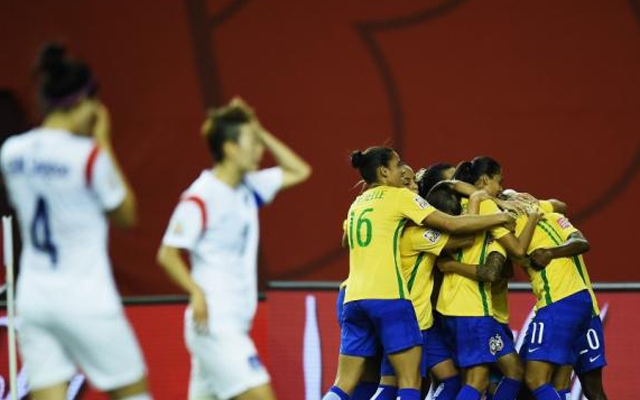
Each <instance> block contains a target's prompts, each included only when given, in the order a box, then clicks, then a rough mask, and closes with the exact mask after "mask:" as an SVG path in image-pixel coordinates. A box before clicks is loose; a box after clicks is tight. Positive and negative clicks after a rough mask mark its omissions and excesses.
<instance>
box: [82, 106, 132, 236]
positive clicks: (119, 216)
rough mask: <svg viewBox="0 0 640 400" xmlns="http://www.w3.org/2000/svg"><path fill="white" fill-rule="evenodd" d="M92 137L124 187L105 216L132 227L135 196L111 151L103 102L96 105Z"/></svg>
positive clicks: (109, 126) (123, 226) (107, 120)
mask: <svg viewBox="0 0 640 400" xmlns="http://www.w3.org/2000/svg"><path fill="white" fill-rule="evenodd" d="M93 137H94V139H95V141H96V143H97V144H98V146H99V147H100V149H101V150H102V151H103V152H104V154H105V155H106V156H107V157H109V159H110V160H111V164H113V167H114V169H115V173H116V174H117V176H118V178H119V179H120V181H121V182H122V184H123V186H124V189H125V196H124V200H123V201H122V202H121V203H120V205H118V206H117V207H116V208H114V209H112V210H110V211H107V213H106V214H107V218H109V221H110V222H111V223H113V224H114V225H116V226H118V227H120V228H130V227H133V226H134V225H135V224H136V219H137V212H136V197H135V194H134V192H133V189H132V188H131V185H130V184H129V181H128V180H127V178H126V176H125V175H124V173H123V172H122V169H121V168H120V164H119V163H118V160H117V159H116V156H115V153H114V151H113V146H112V145H111V118H110V116H109V111H108V110H107V107H105V106H104V104H100V105H99V106H98V110H97V112H96V122H95V124H94V128H93Z"/></svg>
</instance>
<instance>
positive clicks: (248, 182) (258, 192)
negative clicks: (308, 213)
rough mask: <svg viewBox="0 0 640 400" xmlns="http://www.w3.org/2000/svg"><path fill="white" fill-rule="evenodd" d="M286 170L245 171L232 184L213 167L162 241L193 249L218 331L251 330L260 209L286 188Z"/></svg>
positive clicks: (177, 212)
mask: <svg viewBox="0 0 640 400" xmlns="http://www.w3.org/2000/svg"><path fill="white" fill-rule="evenodd" d="M282 179H283V178H282V169H281V168H279V167H275V168H268V169H264V170H261V171H258V172H252V173H248V174H246V175H245V178H244V180H243V182H242V183H241V184H240V185H238V186H237V187H235V188H232V187H230V186H228V185H227V184H225V183H224V182H222V181H220V180H219V179H218V178H216V177H215V175H214V174H213V173H212V171H211V170H205V171H203V172H202V173H201V174H200V176H199V177H198V178H197V179H196V180H195V181H194V182H193V184H191V186H190V187H189V188H188V189H187V190H186V191H185V192H184V194H183V196H182V198H181V200H180V203H179V204H178V206H177V207H176V209H175V211H174V213H173V216H172V217H171V220H170V222H169V227H168V228H167V232H166V233H165V235H164V238H163V239H162V243H163V244H165V245H167V246H171V247H177V248H181V249H186V250H188V251H189V253H190V258H191V267H192V276H193V278H194V280H195V281H196V282H197V283H198V285H199V286H200V287H201V288H202V289H203V291H204V292H205V295H206V299H207V308H208V311H209V324H210V328H211V329H212V330H216V329H219V328H220V326H221V321H222V324H232V325H234V326H235V327H236V328H241V329H243V330H248V329H249V328H250V326H251V321H252V319H253V316H254V314H255V310H256V304H257V303H256V301H257V296H258V293H257V257H258V235H259V225H258V208H259V207H260V206H261V205H263V204H266V203H269V202H271V201H272V200H273V198H274V197H275V195H276V193H277V192H278V190H279V189H280V188H281V187H282Z"/></svg>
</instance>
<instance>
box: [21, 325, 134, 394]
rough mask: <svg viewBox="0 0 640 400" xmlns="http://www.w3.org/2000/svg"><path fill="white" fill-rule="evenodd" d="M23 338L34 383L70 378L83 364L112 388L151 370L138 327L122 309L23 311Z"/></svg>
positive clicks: (98, 382)
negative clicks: (60, 312) (36, 314)
mask: <svg viewBox="0 0 640 400" xmlns="http://www.w3.org/2000/svg"><path fill="white" fill-rule="evenodd" d="M18 339H19V343H20V355H21V356H22V361H23V363H24V365H25V368H26V371H27V376H28V380H29V387H30V388H31V389H42V388H45V387H48V386H52V385H55V384H58V383H62V382H67V381H69V380H70V379H71V378H72V377H73V376H74V375H75V374H76V373H77V372H79V371H78V370H80V371H82V372H83V373H84V374H85V375H86V376H87V378H88V379H89V382H91V384H92V385H93V386H95V387H96V388H97V389H99V390H102V391H109V390H113V389H118V388H121V387H123V386H127V385H129V384H132V383H135V382H137V381H139V380H140V379H141V378H143V377H144V376H145V374H146V371H145V365H144V360H143V358H142V353H141V351H140V347H139V346H138V342H137V341H136V338H135V335H134V333H133V329H132V328H131V326H130V325H129V322H128V321H127V319H126V317H125V316H124V314H122V313H118V314H112V315H108V316H92V315H69V314H66V315H55V314H49V315H46V316H45V315H41V316H39V317H38V318H33V317H24V316H23V317H22V318H21V319H20V322H19V330H18Z"/></svg>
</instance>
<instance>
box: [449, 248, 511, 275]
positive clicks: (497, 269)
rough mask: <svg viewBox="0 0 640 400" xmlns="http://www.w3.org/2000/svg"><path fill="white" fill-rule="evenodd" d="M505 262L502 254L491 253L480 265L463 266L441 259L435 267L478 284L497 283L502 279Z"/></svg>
mask: <svg viewBox="0 0 640 400" xmlns="http://www.w3.org/2000/svg"><path fill="white" fill-rule="evenodd" d="M505 261H506V258H505V257H504V256H503V255H502V254H500V253H499V252H497V251H493V252H491V253H489V255H488V256H487V259H486V260H485V262H484V263H482V264H465V263H461V262H459V261H456V260H454V259H453V258H450V257H441V258H439V259H438V261H437V265H438V269H439V270H440V271H442V272H443V273H445V274H447V273H454V274H458V275H462V276H464V277H465V278H468V279H472V280H474V281H478V282H497V281H499V280H500V279H502V278H503V271H502V270H503V266H504V264H505Z"/></svg>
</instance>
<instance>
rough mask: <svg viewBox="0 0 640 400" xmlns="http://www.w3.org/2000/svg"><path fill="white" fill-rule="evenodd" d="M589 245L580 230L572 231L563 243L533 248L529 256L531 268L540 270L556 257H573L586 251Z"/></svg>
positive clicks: (589, 247)
mask: <svg viewBox="0 0 640 400" xmlns="http://www.w3.org/2000/svg"><path fill="white" fill-rule="evenodd" d="M590 249H591V245H590V244H589V242H588V241H587V239H585V237H584V236H582V233H580V232H573V233H572V234H571V235H569V237H568V238H567V241H566V242H564V243H563V244H561V245H559V246H555V247H548V248H541V249H537V250H535V251H534V252H533V253H531V255H530V256H529V259H530V261H531V266H532V268H534V269H536V270H541V269H543V268H544V267H546V266H547V265H549V263H550V262H551V261H552V260H555V259H556V258H564V257H574V256H578V255H580V254H583V253H586V252H587V251H589V250H590Z"/></svg>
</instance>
